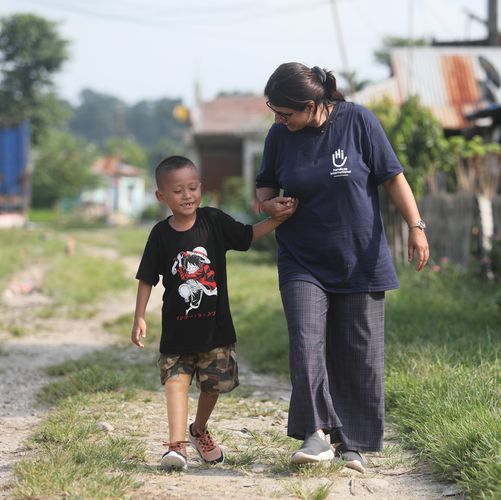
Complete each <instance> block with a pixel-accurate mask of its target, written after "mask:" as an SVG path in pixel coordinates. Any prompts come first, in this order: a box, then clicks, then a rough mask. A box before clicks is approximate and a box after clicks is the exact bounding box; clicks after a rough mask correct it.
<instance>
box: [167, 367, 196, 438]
mask: <svg viewBox="0 0 501 500" xmlns="http://www.w3.org/2000/svg"><path fill="white" fill-rule="evenodd" d="M190 382H191V375H188V374H185V373H179V374H177V375H175V376H173V377H171V378H168V379H167V380H166V381H165V397H166V400H167V420H168V422H169V442H171V443H174V442H176V441H184V440H185V439H186V425H187V421H188V390H189V387H190Z"/></svg>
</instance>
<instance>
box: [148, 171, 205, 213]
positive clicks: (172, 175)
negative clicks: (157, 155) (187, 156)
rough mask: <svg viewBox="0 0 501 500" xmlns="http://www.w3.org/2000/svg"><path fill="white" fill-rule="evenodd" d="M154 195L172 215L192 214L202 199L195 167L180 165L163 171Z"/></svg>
mask: <svg viewBox="0 0 501 500" xmlns="http://www.w3.org/2000/svg"><path fill="white" fill-rule="evenodd" d="M155 195H156V197H157V200H158V201H159V202H160V203H165V204H166V205H167V206H168V207H169V208H170V209H171V210H172V213H173V214H174V215H181V216H187V215H193V214H194V213H195V211H196V209H197V208H198V207H199V206H200V201H201V199H202V189H201V184H200V181H199V180H198V175H197V171H196V169H195V168H193V167H182V168H178V169H176V170H171V171H169V172H166V173H164V174H163V176H162V182H161V186H159V187H158V189H157V191H156V192H155Z"/></svg>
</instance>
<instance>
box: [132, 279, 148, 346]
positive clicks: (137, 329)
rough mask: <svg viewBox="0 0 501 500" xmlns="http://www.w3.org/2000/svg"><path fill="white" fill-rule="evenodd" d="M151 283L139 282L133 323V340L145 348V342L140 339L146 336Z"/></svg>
mask: <svg viewBox="0 0 501 500" xmlns="http://www.w3.org/2000/svg"><path fill="white" fill-rule="evenodd" d="M150 294H151V285H150V284H149V283H146V281H143V280H139V282H138V284H137V297H136V310H135V312H134V324H133V325H132V332H131V340H132V343H133V344H135V345H137V346H138V347H141V348H143V347H144V344H143V343H142V342H141V341H140V338H141V337H143V338H144V337H146V321H145V320H144V315H145V313H146V306H147V305H148V300H149V299H150Z"/></svg>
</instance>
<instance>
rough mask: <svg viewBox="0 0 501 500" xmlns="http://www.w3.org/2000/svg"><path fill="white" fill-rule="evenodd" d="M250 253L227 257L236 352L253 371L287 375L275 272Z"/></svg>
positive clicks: (280, 306) (280, 304)
mask: <svg viewBox="0 0 501 500" xmlns="http://www.w3.org/2000/svg"><path fill="white" fill-rule="evenodd" d="M262 260H263V258H262V256H261V255H260V254H259V253H257V252H253V251H249V252H246V253H245V254H242V253H240V252H230V253H229V254H228V286H229V294H230V303H231V312H232V315H233V321H234V323H235V327H236V329H237V337H238V349H239V351H240V352H242V353H245V358H246V360H247V361H249V362H250V363H251V364H252V366H253V368H254V369H256V370H259V371H263V372H269V373H275V374H287V373H288V366H289V364H288V363H289V362H288V338H287V325H286V322H285V317H284V314H283V309H282V303H281V301H280V296H279V292H278V277H277V270H276V268H275V267H274V266H273V265H271V264H266V263H264V264H262V263H260V262H262Z"/></svg>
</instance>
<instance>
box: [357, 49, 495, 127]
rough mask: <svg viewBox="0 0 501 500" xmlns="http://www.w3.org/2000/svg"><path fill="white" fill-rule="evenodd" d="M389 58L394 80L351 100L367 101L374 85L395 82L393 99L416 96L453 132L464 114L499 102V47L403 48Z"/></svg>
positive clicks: (390, 84) (464, 121) (462, 119)
mask: <svg viewBox="0 0 501 500" xmlns="http://www.w3.org/2000/svg"><path fill="white" fill-rule="evenodd" d="M390 57H391V64H392V67H393V72H394V78H393V79H390V80H388V81H387V82H386V83H383V84H376V85H375V86H371V88H372V87H375V88H374V90H371V88H368V89H365V90H364V91H362V92H361V93H358V94H354V95H353V100H354V101H355V102H359V103H361V104H369V103H370V101H368V100H367V96H371V95H372V96H373V95H377V91H376V89H377V86H378V85H379V86H381V87H382V88H385V85H386V86H387V87H388V88H392V85H393V83H392V82H393V81H395V82H396V87H397V88H396V91H395V89H393V90H392V91H391V92H394V94H393V95H394V96H395V101H396V102H398V103H402V102H404V101H405V100H406V99H407V98H408V97H409V96H411V95H417V96H419V99H420V101H421V104H423V105H424V106H426V107H428V108H429V109H430V111H431V112H432V113H433V115H434V116H435V117H436V118H437V119H438V120H439V121H440V123H441V124H442V126H443V127H444V128H447V129H454V130H457V129H463V128H465V127H467V126H468V122H467V120H466V119H465V115H466V114H468V113H471V112H472V111H476V110H479V109H482V108H484V107H485V106H487V105H489V104H490V103H492V102H501V88H500V85H499V84H500V82H501V78H500V76H499V75H501V48H498V47H414V48H408V47H405V48H399V49H393V50H392V51H391V52H390ZM364 92H365V94H364ZM391 92H390V93H391Z"/></svg>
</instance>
